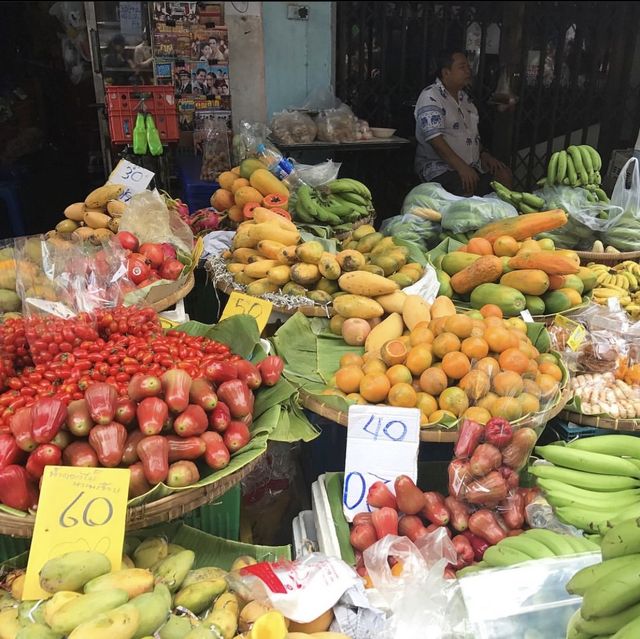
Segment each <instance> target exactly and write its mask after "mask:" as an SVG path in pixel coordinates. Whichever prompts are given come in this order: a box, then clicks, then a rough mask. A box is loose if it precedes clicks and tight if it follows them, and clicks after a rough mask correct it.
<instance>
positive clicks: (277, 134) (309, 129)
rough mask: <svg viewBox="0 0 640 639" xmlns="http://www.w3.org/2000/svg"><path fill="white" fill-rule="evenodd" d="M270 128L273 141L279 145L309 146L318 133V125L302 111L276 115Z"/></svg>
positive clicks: (281, 112) (284, 112)
mask: <svg viewBox="0 0 640 639" xmlns="http://www.w3.org/2000/svg"><path fill="white" fill-rule="evenodd" d="M270 127H271V130H272V132H273V139H274V140H275V141H276V142H278V143H279V144H309V142H313V141H314V140H315V139H316V134H317V132H318V127H317V126H316V123H315V122H314V121H313V120H312V119H311V117H310V116H308V115H307V114H306V113H303V112H301V111H280V112H279V113H274V114H273V117H272V118H271V123H270Z"/></svg>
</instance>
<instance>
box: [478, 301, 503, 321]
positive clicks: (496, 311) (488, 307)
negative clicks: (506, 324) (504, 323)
mask: <svg viewBox="0 0 640 639" xmlns="http://www.w3.org/2000/svg"><path fill="white" fill-rule="evenodd" d="M480 313H482V317H500V318H501V317H504V315H503V313H502V309H501V308H500V307H499V306H496V305H495V304H485V305H484V306H483V307H481V308H480Z"/></svg>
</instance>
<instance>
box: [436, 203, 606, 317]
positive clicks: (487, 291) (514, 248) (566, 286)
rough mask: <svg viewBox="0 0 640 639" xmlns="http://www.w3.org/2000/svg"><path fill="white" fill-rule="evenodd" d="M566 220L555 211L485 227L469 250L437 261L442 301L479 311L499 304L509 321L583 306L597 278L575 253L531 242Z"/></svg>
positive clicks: (465, 248) (547, 242)
mask: <svg viewBox="0 0 640 639" xmlns="http://www.w3.org/2000/svg"><path fill="white" fill-rule="evenodd" d="M566 220H567V217H566V214H565V213H564V212H563V211H561V210H554V211H547V212H544V213H529V214H526V215H521V216H519V217H516V218H507V219H505V220H500V221H499V222H494V223H492V224H489V225H487V226H485V227H483V228H482V229H480V230H479V231H478V232H477V233H476V235H475V236H474V238H473V239H471V240H470V241H469V243H468V244H466V245H463V246H462V247H460V248H458V249H456V250H455V251H453V252H452V253H448V254H447V255H444V256H443V257H442V258H441V259H439V260H438V261H437V263H436V266H437V267H438V270H437V275H438V280H439V282H440V290H439V293H440V295H447V296H448V297H452V298H454V299H457V300H459V301H461V302H465V303H469V304H470V305H471V307H472V308H475V309H479V308H481V307H482V306H484V305H485V304H495V305H497V306H499V307H500V309H501V310H502V312H503V313H504V314H505V315H506V316H515V315H518V314H520V313H521V312H522V311H523V310H525V309H527V310H528V311H529V312H530V313H531V314H532V315H550V314H556V313H561V312H563V311H567V310H569V309H571V308H573V307H575V306H579V305H580V304H582V303H583V301H584V300H583V294H584V293H588V292H589V291H590V290H591V289H592V288H593V287H594V285H595V282H596V278H595V276H594V273H593V272H592V271H591V270H590V269H588V268H586V267H581V266H580V258H579V257H578V255H577V254H576V253H575V252H573V251H565V250H556V249H555V247H554V244H553V241H552V240H548V239H545V240H537V241H536V240H533V239H530V238H531V236H532V235H536V234H537V233H540V232H542V231H544V230H549V229H552V228H557V227H560V226H562V225H563V224H564V223H565V222H566ZM527 238H529V239H527Z"/></svg>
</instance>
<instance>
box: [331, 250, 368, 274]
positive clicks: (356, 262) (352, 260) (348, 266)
mask: <svg viewBox="0 0 640 639" xmlns="http://www.w3.org/2000/svg"><path fill="white" fill-rule="evenodd" d="M336 259H337V260H338V264H340V268H341V269H342V270H343V271H358V270H360V269H361V268H362V267H363V266H364V265H365V257H364V255H362V253H360V252H359V251H355V250H352V249H347V250H345V251H340V253H338V254H337V255H336Z"/></svg>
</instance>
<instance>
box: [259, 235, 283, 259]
mask: <svg viewBox="0 0 640 639" xmlns="http://www.w3.org/2000/svg"><path fill="white" fill-rule="evenodd" d="M283 248H286V247H285V245H284V244H282V242H274V241H273V240H262V242H258V246H257V249H258V252H259V253H260V255H262V256H264V257H266V258H268V259H270V260H277V259H278V253H279V252H280V250H281V249H283Z"/></svg>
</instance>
